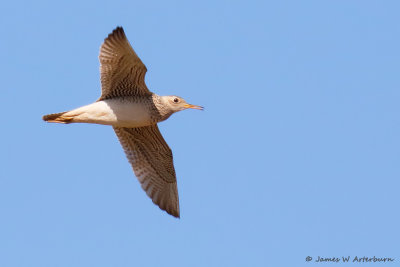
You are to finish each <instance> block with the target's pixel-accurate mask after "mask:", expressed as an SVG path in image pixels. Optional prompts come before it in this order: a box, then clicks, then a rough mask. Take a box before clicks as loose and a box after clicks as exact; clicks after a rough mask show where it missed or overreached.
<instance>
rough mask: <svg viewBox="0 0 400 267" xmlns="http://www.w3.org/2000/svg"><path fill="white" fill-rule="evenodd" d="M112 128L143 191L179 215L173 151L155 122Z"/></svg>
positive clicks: (168, 210) (164, 208)
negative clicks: (152, 123) (137, 126)
mask: <svg viewBox="0 0 400 267" xmlns="http://www.w3.org/2000/svg"><path fill="white" fill-rule="evenodd" d="M114 130H115V133H116V134H117V136H118V139H119V141H120V143H121V145H122V147H123V148H124V151H125V154H126V156H127V158H128V160H129V162H130V163H131V165H132V168H133V171H134V172H135V175H136V176H137V178H138V179H139V182H140V184H141V185H142V188H143V189H144V191H146V193H147V195H148V196H149V197H150V198H151V199H152V200H153V202H154V203H155V204H156V205H158V206H159V207H160V209H162V210H165V211H166V212H168V213H169V214H171V215H172V216H175V217H178V218H179V198H178V187H177V184H176V175H175V169H174V164H173V158H172V151H171V149H170V148H169V146H168V144H167V143H166V142H165V140H164V138H163V137H162V135H161V133H160V130H159V129H158V126H157V125H151V126H146V127H139V128H124V127H114Z"/></svg>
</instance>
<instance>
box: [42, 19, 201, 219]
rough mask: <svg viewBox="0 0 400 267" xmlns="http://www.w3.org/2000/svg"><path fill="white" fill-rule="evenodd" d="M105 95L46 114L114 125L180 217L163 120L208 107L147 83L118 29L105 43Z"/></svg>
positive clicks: (148, 184)
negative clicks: (152, 88)
mask: <svg viewBox="0 0 400 267" xmlns="http://www.w3.org/2000/svg"><path fill="white" fill-rule="evenodd" d="M99 60H100V80H101V96H100V98H99V99H98V100H97V101H95V102H94V103H92V104H89V105H85V106H82V107H79V108H76V109H73V110H70V111H66V112H60V113H53V114H48V115H44V116H43V120H44V121H46V122H53V123H64V124H69V123H94V124H102V125H111V126H112V127H113V129H114V131H115V133H116V135H117V138H118V140H119V142H120V143H121V145H122V148H123V150H124V152H125V155H126V157H127V159H128V161H129V163H130V164H131V166H132V169H133V172H134V173H135V175H136V177H137V178H138V180H139V182H140V184H141V187H142V188H143V190H144V191H145V192H146V194H147V195H148V196H149V197H150V198H151V200H152V201H153V203H154V204H156V205H157V206H158V207H159V208H160V209H161V210H164V211H166V212H167V213H168V214H170V215H172V216H174V217H176V218H180V209H179V196H178V187H177V180H176V173H175V168H174V164H173V155H172V150H171V149H170V147H169V146H168V144H167V143H166V141H165V140H164V138H163V136H162V135H161V132H160V130H159V128H158V125H157V124H158V123H159V122H161V121H164V120H166V119H168V118H169V117H170V116H171V115H172V114H174V113H175V112H178V111H181V110H185V109H198V110H203V107H201V106H197V105H192V104H188V103H187V102H186V101H185V100H184V99H183V98H182V97H179V96H176V95H169V96H160V95H157V94H155V93H153V92H151V91H150V90H149V89H148V88H147V86H146V83H145V74H146V72H147V68H146V66H145V65H144V64H143V62H142V61H141V60H140V58H139V57H138V55H137V54H136V52H135V51H134V50H133V48H132V46H131V44H130V43H129V41H128V39H127V37H126V35H125V32H124V29H123V28H122V27H121V26H118V27H117V28H115V29H114V30H113V31H112V32H111V33H110V34H109V35H108V36H107V37H106V38H105V39H104V42H103V43H102V45H101V46H100V53H99Z"/></svg>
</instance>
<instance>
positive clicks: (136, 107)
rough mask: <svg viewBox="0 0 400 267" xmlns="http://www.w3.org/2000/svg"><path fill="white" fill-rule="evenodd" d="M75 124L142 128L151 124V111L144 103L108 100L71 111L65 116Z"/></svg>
mask: <svg viewBox="0 0 400 267" xmlns="http://www.w3.org/2000/svg"><path fill="white" fill-rule="evenodd" d="M65 115H66V116H71V117H73V118H74V119H73V121H74V122H84V123H96V124H105V125H112V126H118V127H141V126H147V125H150V124H151V117H150V110H149V109H148V106H146V105H145V104H144V103H139V102H130V101H128V100H120V99H108V100H104V101H99V102H95V103H93V104H90V105H87V106H83V107H80V108H77V109H74V110H71V111H69V112H67V113H66V114H65Z"/></svg>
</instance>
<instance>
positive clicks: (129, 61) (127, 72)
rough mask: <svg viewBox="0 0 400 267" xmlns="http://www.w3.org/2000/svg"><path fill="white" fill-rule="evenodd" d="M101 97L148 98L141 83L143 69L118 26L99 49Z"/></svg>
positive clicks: (145, 89)
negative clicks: (145, 96)
mask: <svg viewBox="0 0 400 267" xmlns="http://www.w3.org/2000/svg"><path fill="white" fill-rule="evenodd" d="M99 59H100V75H101V97H100V99H99V100H105V99H108V98H114V97H123V96H138V95H142V96H143V95H149V94H151V92H150V91H149V89H147V86H146V84H145V81H144V76H145V75H146V71H147V69H146V66H145V65H144V64H143V63H142V61H141V60H140V58H139V57H138V56H137V54H136V53H135V51H134V50H133V49H132V47H131V45H130V44H129V41H128V39H127V38H126V35H125V33H124V29H123V28H122V27H117V28H116V29H115V30H114V31H113V32H112V33H110V34H109V35H108V37H107V38H106V39H104V43H103V44H102V45H101V47H100V54H99Z"/></svg>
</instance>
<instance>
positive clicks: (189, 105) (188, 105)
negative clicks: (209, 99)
mask: <svg viewBox="0 0 400 267" xmlns="http://www.w3.org/2000/svg"><path fill="white" fill-rule="evenodd" d="M183 106H184V107H185V108H192V109H198V110H203V109H204V108H203V107H201V106H196V105H191V104H185V105H183Z"/></svg>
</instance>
